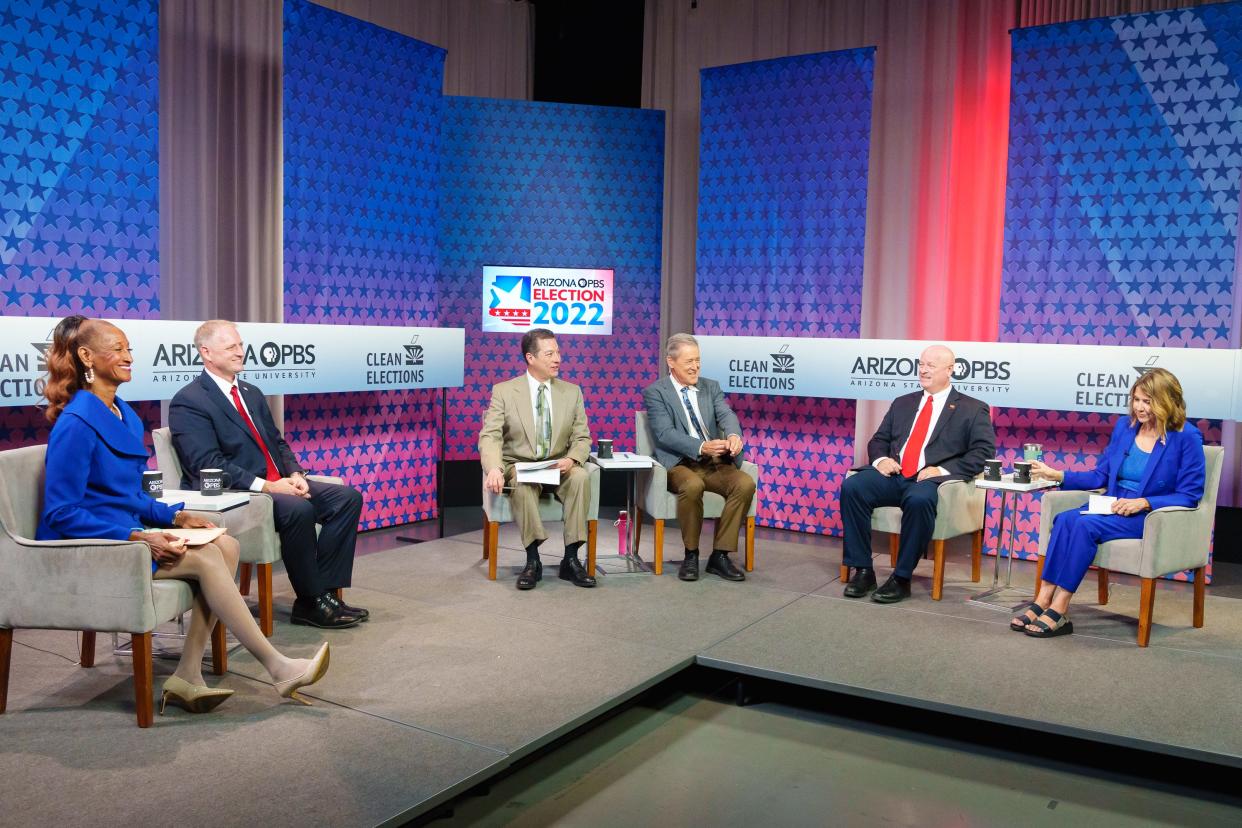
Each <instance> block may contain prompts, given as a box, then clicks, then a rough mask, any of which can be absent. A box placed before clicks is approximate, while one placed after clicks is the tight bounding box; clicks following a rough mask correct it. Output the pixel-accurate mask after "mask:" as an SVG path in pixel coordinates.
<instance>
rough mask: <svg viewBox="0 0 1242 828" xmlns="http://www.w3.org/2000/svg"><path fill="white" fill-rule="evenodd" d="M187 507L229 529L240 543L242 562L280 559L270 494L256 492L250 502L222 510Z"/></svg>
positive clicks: (191, 511) (188, 510)
mask: <svg viewBox="0 0 1242 828" xmlns="http://www.w3.org/2000/svg"><path fill="white" fill-rule="evenodd" d="M186 511H187V512H189V513H190V514H192V515H195V516H196V517H201V518H202V519H203V520H209V521H211V522H212V523H214V524H215V525H216V526H223V527H224V528H225V529H227V530H228V533H229V535H230V536H231V537H233V538H235V539H236V540H237V542H238V543H239V544H240V545H241V562H242V563H248V564H256V563H264V564H265V563H275V562H276V561H278V560H280V538H279V536H278V535H277V534H276V521H275V518H274V517H273V515H272V496H271V495H268V494H262V493H260V492H253V493H251V495H250V502H249V503H247V504H246V505H244V506H238V507H237V508H235V509H226V510H225V511H223V512H196V511H194V510H193V509H187V510H186Z"/></svg>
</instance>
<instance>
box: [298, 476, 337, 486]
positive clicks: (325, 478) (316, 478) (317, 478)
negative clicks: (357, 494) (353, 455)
mask: <svg viewBox="0 0 1242 828" xmlns="http://www.w3.org/2000/svg"><path fill="white" fill-rule="evenodd" d="M306 479H307V480H314V481H315V482H316V483H335V484H336V485H338V486H344V485H345V478H343V477H333V476H332V475H330V474H308V475H306Z"/></svg>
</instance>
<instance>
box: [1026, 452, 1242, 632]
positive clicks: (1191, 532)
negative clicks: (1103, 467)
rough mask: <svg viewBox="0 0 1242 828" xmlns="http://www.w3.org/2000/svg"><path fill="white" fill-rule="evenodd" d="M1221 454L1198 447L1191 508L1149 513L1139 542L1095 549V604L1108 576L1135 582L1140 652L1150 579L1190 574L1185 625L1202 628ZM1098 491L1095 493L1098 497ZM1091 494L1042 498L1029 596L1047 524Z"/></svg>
mask: <svg viewBox="0 0 1242 828" xmlns="http://www.w3.org/2000/svg"><path fill="white" fill-rule="evenodd" d="M1223 458H1224V449H1222V448H1221V447H1220V446H1204V447H1203V459H1204V462H1205V464H1206V466H1207V474H1206V477H1205V479H1204V483H1203V497H1202V499H1200V500H1199V504H1198V505H1197V506H1195V507H1194V508H1187V507H1185V506H1166V507H1164V508H1163V509H1155V510H1154V511H1152V512H1150V513H1149V514H1148V515H1147V519H1146V520H1144V521H1143V537H1141V538H1127V539H1123V540H1114V541H1107V542H1105V543H1101V544H1100V545H1099V546H1098V547H1096V552H1095V566H1096V567H1097V570H1098V572H1097V578H1098V588H1099V599H1100V603H1101V604H1107V603H1108V573H1109V572H1110V571H1113V572H1124V573H1126V574H1127V575H1137V576H1138V577H1139V579H1140V584H1141V587H1140V593H1139V626H1138V645H1139V646H1140V647H1146V646H1147V644H1148V642H1149V641H1150V640H1151V618H1152V612H1153V610H1154V609H1155V604H1156V579H1157V578H1159V577H1161V576H1163V575H1169V574H1172V573H1174V572H1182V571H1184V570H1187V569H1191V570H1194V573H1195V587H1194V606H1193V609H1192V612H1191V623H1192V624H1193V625H1194V626H1195V627H1196V628H1198V627H1202V626H1203V604H1204V590H1205V587H1206V585H1207V569H1206V568H1207V563H1208V554H1209V550H1210V548H1211V543H1212V526H1213V524H1214V523H1215V521H1216V494H1217V492H1218V491H1219V489H1220V473H1221V466H1222V464H1223ZM1098 491H1099V490H1097V492H1098ZM1090 495H1091V492H1082V491H1074V492H1068V491H1067V492H1061V491H1051V492H1045V493H1044V496H1043V503H1042V508H1041V511H1040V515H1039V550H1038V551H1039V560H1038V564H1037V569H1036V572H1035V591H1036V592H1038V591H1039V587H1040V582H1041V581H1042V580H1043V579H1042V575H1043V571H1044V555H1046V554H1047V552H1048V539H1049V537H1050V536H1051V535H1052V521H1053V519H1054V518H1056V516H1057V515H1059V514H1061V513H1062V512H1067V511H1069V510H1070V509H1078V508H1081V507H1082V506H1084V505H1086V503H1087V499H1088V497H1089V496H1090Z"/></svg>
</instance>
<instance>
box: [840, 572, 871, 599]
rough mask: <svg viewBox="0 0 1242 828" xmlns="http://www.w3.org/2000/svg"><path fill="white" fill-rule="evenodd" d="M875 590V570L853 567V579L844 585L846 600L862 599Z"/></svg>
mask: <svg viewBox="0 0 1242 828" xmlns="http://www.w3.org/2000/svg"><path fill="white" fill-rule="evenodd" d="M873 589H875V570H874V569H872V568H871V567H869V566H856V567H854V577H852V578H850V582H849V583H848V584H846V585H845V592H844V593H842V594H843V595H845V597H846V598H862V597H863V596H864V595H866V594H867V593H868V592H871V590H873Z"/></svg>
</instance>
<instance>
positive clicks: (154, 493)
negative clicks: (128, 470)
mask: <svg viewBox="0 0 1242 828" xmlns="http://www.w3.org/2000/svg"><path fill="white" fill-rule="evenodd" d="M142 490H143V491H144V492H146V493H147V494H149V495H151V497H153V498H155V499H156V500H159V499H160V498H161V497H163V496H164V473H163V472H162V471H150V470H147V471H144V472H143V473H142Z"/></svg>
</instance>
